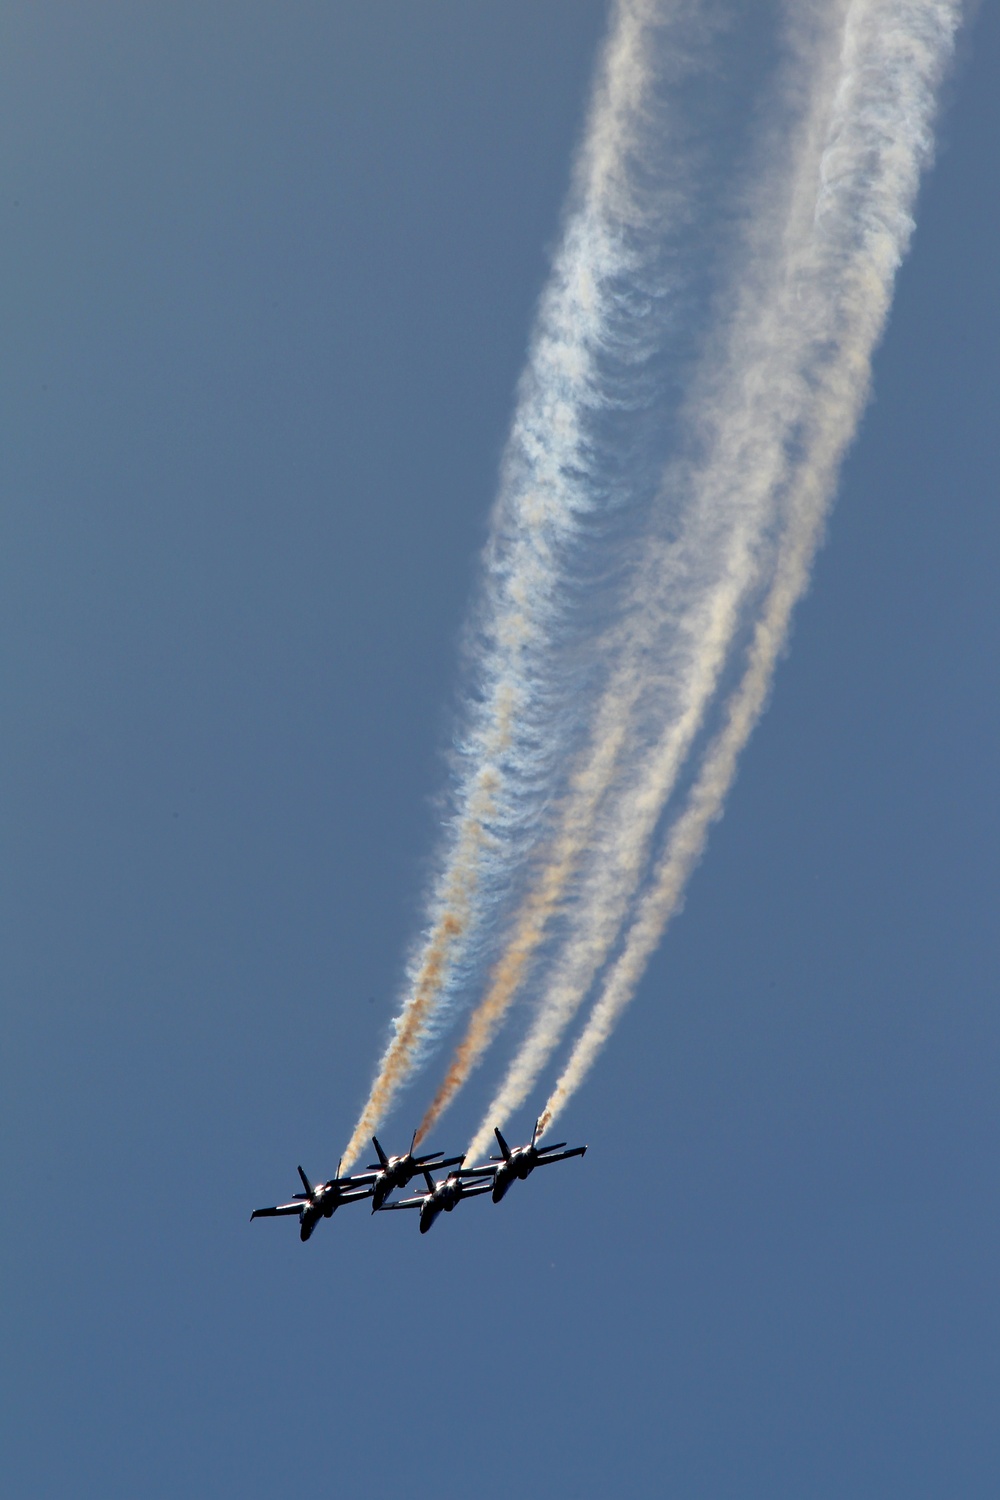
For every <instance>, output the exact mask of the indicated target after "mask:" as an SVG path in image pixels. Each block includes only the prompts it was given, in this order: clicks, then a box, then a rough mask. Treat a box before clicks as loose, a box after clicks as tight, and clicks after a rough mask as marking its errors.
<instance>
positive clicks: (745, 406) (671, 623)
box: [427, 9, 839, 1158]
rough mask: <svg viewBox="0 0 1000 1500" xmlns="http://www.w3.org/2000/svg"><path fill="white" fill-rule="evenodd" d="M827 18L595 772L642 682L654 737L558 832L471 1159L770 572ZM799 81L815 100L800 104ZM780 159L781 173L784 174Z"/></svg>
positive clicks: (589, 960) (704, 390)
mask: <svg viewBox="0 0 1000 1500" xmlns="http://www.w3.org/2000/svg"><path fill="white" fill-rule="evenodd" d="M837 19H838V15H837V11H836V9H834V10H833V11H832V13H831V15H830V16H829V17H828V24H827V27H826V28H825V29H820V31H819V34H818V35H813V34H810V35H808V36H807V37H804V38H802V39H801V40H798V39H795V40H796V43H797V45H794V46H793V52H794V57H793V65H792V67H791V68H790V70H788V71H787V72H786V73H785V74H784V75H782V76H781V77H780V78H779V87H778V94H777V97H776V99H775V101H774V103H773V107H772V112H773V113H774V114H775V115H777V116H778V118H779V120H781V121H782V129H783V132H784V135H785V137H786V145H785V147H784V151H781V150H780V149H779V145H778V142H777V141H776V140H775V139H774V136H775V131H773V130H772V131H769V132H768V133H767V134H766V136H765V140H764V142H763V145H762V150H761V154H762V156H763V157H764V159H765V160H766V162H767V164H768V167H767V171H766V173H765V174H764V181H763V182H762V183H761V182H759V181H758V183H757V186H756V187H755V189H754V190H752V191H747V190H746V189H745V190H744V196H745V198H746V203H745V207H744V219H745V223H744V225H743V230H742V243H743V246H744V249H743V251H742V253H741V254H739V256H738V257H737V260H738V286H737V288H736V290H735V292H734V294H733V300H734V306H733V308H732V310H731V312H730V313H729V314H728V315H723V314H722V313H720V314H719V315H718V321H719V324H720V327H719V328H718V329H717V330H716V336H715V338H714V340H713V341H712V346H711V348H710V351H709V353H708V355H707V357H706V359H705V361H704V365H703V368H702V370H701V372H700V377H699V378H698V379H697V380H696V381H695V382H694V383H693V384H694V391H693V394H692V397H691V400H690V402H689V409H688V411H687V413H686V425H687V426H688V428H689V429H692V430H693V431H695V432H696V433H698V434H702V435H703V437H702V443H703V446H704V448H705V449H706V452H707V456H706V457H705V458H704V459H703V460H702V461H701V462H700V464H695V465H694V466H693V467H689V468H688V469H684V468H683V467H681V470H680V472H678V469H679V467H680V466H678V465H674V466H673V468H672V470H671V472H670V473H669V474H668V477H667V479H666V480H665V482H664V485H663V488H662V493H661V504H662V505H663V506H665V507H667V509H668V512H669V514H670V517H671V519H672V521H673V523H674V529H675V531H676V533H677V534H676V535H675V537H674V539H673V540H672V541H671V542H670V543H669V544H667V543H661V544H659V545H657V546H655V547H653V548H652V549H651V555H650V558H649V561H648V564H647V566H646V567H645V568H644V570H643V571H642V573H641V574H640V576H639V578H638V580H637V582H636V584H635V585H634V587H633V588H632V590H631V593H630V596H629V599H628V604H627V614H626V630H625V632H624V645H623V647H622V648H621V649H620V655H621V657H622V665H621V666H620V667H619V669H618V672H617V676H616V678H615V679H614V680H613V682H612V684H611V686H610V687H609V689H608V692H607V695H606V698H605V702H604V706H603V709H602V713H601V724H600V725H599V727H598V730H597V733H596V736H595V740H596V748H595V751H594V755H595V758H597V757H598V756H599V753H600V744H601V735H602V733H603V732H606V730H604V728H603V726H604V725H607V724H612V725H615V726H616V731H617V732H618V733H619V734H621V733H622V732H623V730H622V726H623V725H624V724H625V723H626V721H627V720H628V718H629V717H630V713H631V708H632V705H633V704H634V702H635V699H636V697H637V696H638V695H639V694H638V692H637V690H636V686H635V683H636V679H637V678H638V679H640V681H641V682H642V689H641V692H642V697H643V698H644V700H645V701H646V702H647V703H649V702H650V701H651V702H652V704H653V705H654V709H655V712H654V713H651V714H650V713H647V723H648V724H649V725H650V731H647V733H646V735H645V736H644V735H643V734H642V733H641V732H640V729H641V727H642V726H640V725H639V724H637V723H633V724H631V726H630V728H631V737H632V741H633V743H632V745H631V746H630V753H629V755H628V756H627V758H626V762H625V765H624V766H623V767H622V768H621V774H620V775H619V778H618V779H619V783H620V784H619V786H618V787H617V788H616V789H615V791H614V794H613V795H612V796H611V797H610V798H609V799H608V802H607V805H606V807H605V809H604V812H603V817H602V825H603V826H602V827H600V828H599V830H598V831H597V833H596V834H594V833H593V830H592V822H593V819H592V816H591V815H592V813H593V811H594V808H593V806H588V807H587V808H586V809H585V812H586V816H584V817H581V816H580V813H581V810H580V809H579V808H578V807H576V806H573V805H572V804H571V805H570V807H569V809H568V811H567V824H568V825H570V824H571V825H573V826H574V831H575V833H576V835H577V844H576V847H575V849H574V855H575V857H576V858H577V859H579V857H580V855H581V853H582V852H583V839H584V838H586V839H587V841H588V843H589V859H588V861H587V862H588V865H589V872H588V875H587V878H586V879H585V881H584V883H583V887H582V889H580V890H578V891H576V892H575V893H574V899H573V900H572V902H571V904H570V911H569V915H570V924H569V931H568V933H567V935H566V937H565V939H564V943H563V956H562V958H561V959H560V961H559V962H558V964H557V966H556V969H555V972H554V974H553V975H552V976H550V978H549V980H548V983H547V986H546V990H545V993H544V997H543V1000H542V1002H541V1006H540V1011H539V1014H538V1015H537V1016H536V1019H535V1021H534V1023H533V1025H532V1027H531V1028H530V1030H529V1033H528V1036H527V1037H526V1039H525V1041H524V1043H523V1044H522V1046H521V1048H520V1050H519V1051H518V1053H517V1056H516V1057H515V1059H514V1062H513V1063H512V1065H511V1068H510V1070H509V1072H508V1074H507V1077H506V1078H505V1079H504V1081H503V1084H502V1085H501V1088H500V1091H499V1093H498V1094H497V1096H496V1097H495V1098H494V1100H493V1102H492V1103H491V1105H490V1109H489V1111H488V1113H487V1115H486V1117H485V1118H484V1121H483V1124H482V1126H481V1127H480V1130H479V1132H478V1133H477V1135H476V1136H475V1138H474V1141H473V1144H472V1145H471V1146H470V1154H471V1155H472V1156H473V1158H474V1157H475V1155H476V1154H477V1153H479V1152H481V1150H482V1148H483V1146H484V1143H485V1141H486V1140H487V1139H488V1137H489V1132H490V1129H491V1126H492V1124H496V1123H500V1124H502V1123H503V1122H504V1120H505V1119H506V1118H507V1116H508V1115H509V1113H510V1112H511V1111H512V1110H513V1109H515V1108H517V1106H518V1105H519V1104H521V1103H522V1102H523V1100H524V1099H525V1098H526V1097H527V1094H528V1092H529V1090H530V1088H531V1086H532V1084H533V1083H534V1081H535V1079H536V1078H537V1076H538V1073H539V1072H540V1070H541V1068H542V1067H543V1066H544V1064H545V1062H546V1061H547V1059H548V1057H549V1055H550V1054H551V1051H552V1049H553V1048H554V1047H555V1045H557V1043H558V1041H559V1039H560V1037H561V1036H562V1034H563V1031H564V1030H565V1027H566V1026H567V1025H568V1024H569V1022H570V1020H571V1019H572V1017H573V1015H574V1014H575V1013H576V1010H577V1009H578V1007H579V1005H580V1004H581V1003H582V1001H583V999H584V998H585V996H586V994H587V991H588V989H589V987H590V984H591V982H592V980H593V977H594V974H595V973H596V972H597V970H598V969H599V967H600V966H601V964H602V963H603V962H604V960H605V958H606V957H607V954H608V952H609V950H610V948H611V946H612V944H613V942H614V940H615V937H616V935H617V933H618V931H619V929H620V926H621V923H622V921H623V920H624V917H625V914H626V911H627V907H628V904H629V902H630V901H631V899H632V896H633V894H634V891H635V888H636V885H637V884H638V882H639V880H640V878H641V876H642V873H643V871H644V870H645V868H646V865H647V862H648V857H649V845H650V841H651V839H652V837H653V833H654V831H655V828H656V825H657V822H658V820H659V818H660V815H661V812H662V809H663V807H664V804H665V802H666V801H667V799H668V797H669V796H670V794H671V792H672V791H673V789H674V787H675V785H676V782H677V779H678V776H679V775H680V773H681V771H682V769H683V767H684V764H685V762H686V759H687V756H688V754H689V752H690V750H691V748H692V745H693V743H694V741H695V737H696V735H697V734H698V733H699V731H700V730H701V727H702V725H703V722H704V718H705V714H706V712H707V710H708V709H709V707H710V706H711V703H712V702H713V700H714V697H715V694H716V691H717V688H718V684H719V679H720V674H721V672H722V670H723V668H724V666H725V664H726V661H727V659H728V656H729V654H730V652H731V649H732V643H733V639H734V636H735V634H736V631H737V627H738V625H739V623H740V620H741V618H742V616H743V614H744V613H745V611H746V607H747V605H748V602H749V600H750V599H751V598H752V597H753V595H754V591H755V590H756V589H758V588H759V586H760V582H761V572H762V569H764V568H765V566H766V565H767V563H768V559H769V558H770V547H771V543H770V541H769V538H770V536H771V533H772V532H773V530H774V525H775V520H776V516H777V509H776V507H777V505H778V498H779V495H780V490H781V485H782V483H783V482H784V480H785V478H786V475H787V469H788V451H787V450H788V436H789V433H790V432H791V431H794V429H795V427H796V424H797V421H798V411H799V408H800V407H801V406H802V404H803V399H802V395H801V393H799V392H797V391H796V390H795V388H794V386H793V384H792V382H791V381H790V378H789V368H790V366H792V365H793V364H794V361H793V360H791V359H790V357H789V350H788V336H787V333H786V329H787V327H788V325H789V323H790V322H793V321H794V319H795V313H796V307H795V292H794V283H793V280H792V277H791V275H790V268H791V267H792V266H793V265H794V260H795V254H796V253H797V249H798V247H799V245H800V244H801V242H802V241H803V240H804V239H807V238H808V236H809V234H810V233H811V230H812V217H813V211H814V208H815V184H816V181H817V176H818V171H819V163H820V157H821V153H822V150H823V144H824V140H823V132H822V129H821V128H820V122H823V123H825V120H826V119H827V118H828V115H829V108H830V100H831V96H832V91H833V88H834V85H835V81H836V68H835V66H831V60H832V63H833V64H835V62H836V54H837V42H838V40H839V29H838V28H837V27H836V26H835V25H834V24H833V23H834V22H835V21H836V20H837ZM831 44H832V45H831ZM803 73H805V74H806V75H807V76H808V77H809V78H810V79H811V81H812V88H811V90H810V92H809V93H808V94H807V96H806V98H805V100H800V99H799V98H798V96H799V95H800V94H801V78H802V75H803ZM789 101H792V103H791V105H790V104H789ZM789 115H791V122H790V123H791V128H790V126H789V122H787V120H786V117H787V116H789ZM788 138H790V139H791V142H792V144H791V146H789V145H788V144H787V140H788ZM789 152H790V156H791V162H790V167H789V169H787V170H786V169H784V168H783V166H782V165H781V162H782V157H783V156H784V155H787V154H789ZM776 158H777V160H778V170H777V174H776V173H775V165H774V164H775V159H776ZM776 175H777V178H778V181H777V183H776V182H775V176H776ZM799 321H800V323H801V319H800V320H799ZM804 331H805V330H804ZM748 372H749V377H748ZM778 396H783V397H784V400H783V402H782V405H781V406H780V408H776V406H775V400H776V397H778ZM793 397H794V398H795V399H793ZM650 739H651V740H652V748H651V749H650V750H649V751H648V752H647V753H645V754H644V752H643V744H644V743H645V742H647V741H648V740H650ZM553 866H555V867H556V868H557V869H559V870H560V871H562V870H563V869H564V867H565V860H564V857H563V849H562V848H560V853H559V856H558V857H557V859H556V860H555V861H553V864H550V865H548V866H546V867H545V868H544V869H543V871H542V874H541V876H540V878H539V883H538V887H537V888H536V892H533V893H532V895H531V896H530V897H529V898H528V901H527V902H526V903H525V907H524V919H523V921H522V923H521V924H520V925H519V926H518V928H517V931H516V934H515V938H514V940H513V942H512V944H511V946H510V948H509V949H508V954H509V957H510V959H511V960H512V962H508V957H507V955H505V958H504V960H502V961H501V964H500V965H499V966H498V974H499V975H501V976H502V982H501V983H499V984H498V983H494V985H493V986H491V989H490V991H489V992H488V993H487V995H486V997H485V999H484V1000H483V1002H482V1003H481V1005H480V1007H479V1009H478V1010H477V1011H476V1012H475V1013H474V1015H473V1017H472V1020H471V1022H470V1025H469V1028H468V1031H467V1033H466V1036H465V1038H464V1039H463V1041H462V1043H461V1044H460V1046H459V1048H458V1049H457V1051H456V1053H455V1056H454V1058H453V1060H452V1064H451V1066H450V1068H449V1070H448V1073H447V1075H446V1078H445V1080H444V1083H443V1084H442V1087H441V1088H440V1089H439V1091H438V1094H437V1096H436V1098H435V1100H434V1102H433V1104H432V1106H431V1109H430V1110H429V1111H428V1116H427V1123H428V1124H429V1123H430V1122H431V1121H432V1120H433V1119H436V1118H437V1116H438V1115H439V1114H440V1112H441V1110H442V1109H443V1108H444V1106H445V1105H446V1104H447V1103H448V1102H449V1100H450V1099H451V1098H452V1097H453V1096H454V1094H455V1093H456V1092H457V1091H458V1088H459V1087H461V1085H462V1083H463V1082H464V1081H465V1080H466V1079H467V1077H468V1075H469V1072H470V1071H471V1069H472V1067H473V1066H474V1065H475V1063H476V1062H477V1061H478V1059H479V1057H480V1056H481V1054H482V1052H483V1051H484V1050H485V1047H486V1045H488V1042H489V1040H490V1039H491V1038H492V1035H493V1033H494V1032H495V1030H496V1026H497V1024H498V1022H499V1019H500V1018H501V1016H502V1013H503V1010H504V1009H505V1008H506V1007H507V1006H508V1005H509V1004H510V1003H511V1001H512V999H513V993H512V988H513V985H512V981H516V978H518V977H520V974H521V972H522V971H523V968H524V963H525V957H526V955H525V946H526V939H527V940H528V942H529V943H530V944H533V945H534V946H537V944H538V942H539V941H540V933H539V931H538V923H537V916H538V908H539V905H540V904H541V905H542V908H543V910H544V911H545V912H546V913H548V912H549V911H550V903H549V902H548V901H545V902H542V903H539V902H538V901H537V899H536V896H537V893H538V892H539V891H546V892H551V887H552V881H551V879H550V877H551V875H552V873H553ZM557 884H558V882H557Z"/></svg>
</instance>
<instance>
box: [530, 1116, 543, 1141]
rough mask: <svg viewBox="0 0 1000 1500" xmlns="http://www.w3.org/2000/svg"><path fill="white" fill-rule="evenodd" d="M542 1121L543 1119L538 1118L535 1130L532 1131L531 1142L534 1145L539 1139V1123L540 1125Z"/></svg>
mask: <svg viewBox="0 0 1000 1500" xmlns="http://www.w3.org/2000/svg"><path fill="white" fill-rule="evenodd" d="M541 1123H542V1122H541V1120H540V1119H538V1120H536V1121H535V1128H534V1130H533V1131H532V1132H531V1144H532V1145H534V1144H535V1142H536V1141H537V1140H538V1127H539V1125H540V1124H541Z"/></svg>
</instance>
